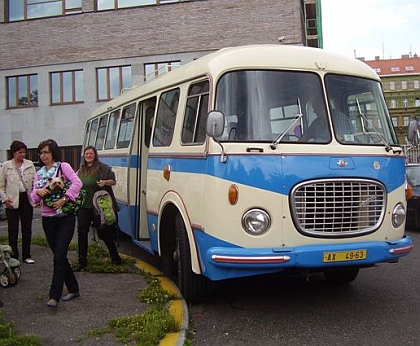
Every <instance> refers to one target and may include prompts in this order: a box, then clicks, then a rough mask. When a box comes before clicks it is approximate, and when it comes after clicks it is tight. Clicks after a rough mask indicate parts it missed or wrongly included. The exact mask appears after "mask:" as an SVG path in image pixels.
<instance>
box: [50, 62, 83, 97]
mask: <svg viewBox="0 0 420 346" xmlns="http://www.w3.org/2000/svg"><path fill="white" fill-rule="evenodd" d="M50 85H51V105H57V104H70V103H77V102H83V93H84V89H83V71H82V70H77V71H65V72H51V73H50Z"/></svg>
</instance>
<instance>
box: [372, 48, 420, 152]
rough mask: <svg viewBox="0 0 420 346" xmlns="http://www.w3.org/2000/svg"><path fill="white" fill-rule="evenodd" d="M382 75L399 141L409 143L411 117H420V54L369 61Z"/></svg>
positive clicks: (386, 97) (386, 99)
mask: <svg viewBox="0 0 420 346" xmlns="http://www.w3.org/2000/svg"><path fill="white" fill-rule="evenodd" d="M365 63H366V64H368V65H369V66H370V67H371V68H373V69H374V70H375V71H376V73H377V74H378V75H379V77H380V78H381V81H382V85H383V91H384V95H385V101H386V103H387V106H388V109H389V112H390V114H391V118H392V123H393V125H394V128H395V129H396V133H397V135H398V139H399V142H400V143H401V144H407V130H408V128H407V126H408V123H409V121H410V119H412V118H414V117H417V118H420V57H418V56H417V55H416V54H414V55H413V56H411V55H403V56H402V57H401V58H400V59H387V60H381V59H380V58H379V57H376V58H375V60H369V61H365Z"/></svg>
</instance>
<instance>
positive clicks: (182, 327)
mask: <svg viewBox="0 0 420 346" xmlns="http://www.w3.org/2000/svg"><path fill="white" fill-rule="evenodd" d="M125 256H126V255H125ZM135 261H136V266H137V267H138V268H139V269H141V270H142V271H144V272H145V273H146V274H148V275H150V276H153V277H155V278H156V279H158V280H159V282H160V285H161V287H162V288H163V289H164V290H165V291H167V292H169V293H170V294H172V295H174V296H176V297H177V298H176V299H174V300H172V301H171V302H170V303H169V312H170V313H171V315H172V316H173V317H174V319H175V321H176V322H177V323H178V325H179V332H177V333H169V334H167V335H166V336H165V337H164V338H163V339H162V341H161V342H160V343H159V346H182V345H184V342H185V338H186V333H187V330H188V307H187V303H186V302H185V300H184V298H183V297H182V295H181V292H180V291H179V289H178V287H177V286H176V285H175V284H174V283H173V282H172V281H171V280H169V279H168V278H167V277H166V276H165V275H164V274H163V273H162V272H161V271H160V270H158V269H157V268H155V267H153V266H152V265H150V264H149V263H147V262H144V261H141V260H137V259H136V260H135Z"/></svg>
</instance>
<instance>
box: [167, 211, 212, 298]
mask: <svg viewBox="0 0 420 346" xmlns="http://www.w3.org/2000/svg"><path fill="white" fill-rule="evenodd" d="M175 226H176V244H177V249H176V251H175V259H176V261H177V269H178V277H177V284H178V287H179V290H180V291H181V294H182V296H183V297H184V299H185V300H186V301H187V302H188V303H200V302H202V301H203V300H204V299H205V298H206V296H207V293H208V291H209V285H210V282H209V280H208V279H207V278H206V277H204V276H203V275H197V274H195V273H194V272H193V271H192V266H191V250H190V246H189V242H188V235H187V231H186V229H185V225H184V221H183V220H182V217H181V215H180V214H178V215H177V217H176V220H175Z"/></svg>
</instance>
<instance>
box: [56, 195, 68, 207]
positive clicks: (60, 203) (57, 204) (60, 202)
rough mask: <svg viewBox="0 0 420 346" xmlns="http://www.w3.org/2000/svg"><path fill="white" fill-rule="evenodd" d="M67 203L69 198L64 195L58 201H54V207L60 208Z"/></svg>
mask: <svg viewBox="0 0 420 346" xmlns="http://www.w3.org/2000/svg"><path fill="white" fill-rule="evenodd" d="M66 203H67V200H66V199H65V198H64V197H63V198H60V199H59V200H58V201H56V202H54V204H53V207H54V209H60V208H61V207H63V206H64V204H66Z"/></svg>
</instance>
